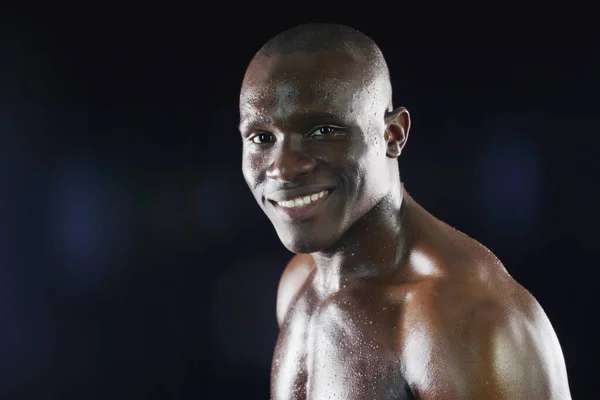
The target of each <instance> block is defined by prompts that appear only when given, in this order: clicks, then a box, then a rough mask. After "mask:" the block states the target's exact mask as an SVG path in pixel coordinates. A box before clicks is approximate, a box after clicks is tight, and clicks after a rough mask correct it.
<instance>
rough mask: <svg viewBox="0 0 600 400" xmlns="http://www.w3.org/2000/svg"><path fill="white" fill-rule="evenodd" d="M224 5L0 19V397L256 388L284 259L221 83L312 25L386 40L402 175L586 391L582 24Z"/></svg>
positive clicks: (588, 248)
mask: <svg viewBox="0 0 600 400" xmlns="http://www.w3.org/2000/svg"><path fill="white" fill-rule="evenodd" d="M225 5H226V4H225ZM226 6H227V5H226ZM230 6H231V8H232V10H230V12H229V13H221V14H218V15H217V14H211V13H209V12H208V11H207V9H206V8H205V7H204V8H202V7H200V9H199V10H194V9H192V8H190V10H180V11H178V12H175V11H173V10H172V9H167V8H166V7H165V8H164V9H163V8H160V7H158V6H156V7H154V6H151V5H144V6H143V7H139V8H136V7H132V8H131V10H129V9H128V10H124V9H123V7H116V8H109V7H92V6H91V5H89V4H87V3H86V4H81V5H80V6H79V7H77V8H73V7H70V8H68V9H67V8H65V10H63V12H61V13H59V12H58V11H57V10H50V9H42V8H36V9H33V11H35V12H31V13H27V14H29V15H26V14H25V13H21V12H19V13H12V12H11V13H3V14H2V17H1V25H0V35H1V36H0V39H1V42H0V61H1V65H0V88H1V90H0V389H1V393H0V397H1V398H3V399H4V398H6V399H130V398H146V399H204V398H206V399H266V398H268V390H269V369H270V362H271V353H272V349H273V345H274V342H275V340H276V335H277V327H276V321H275V295H276V289H277V282H278V278H279V274H280V273H281V271H282V268H283V266H284V264H285V262H286V261H287V260H288V259H289V258H290V256H291V254H290V253H288V252H287V251H286V250H285V249H284V248H283V246H282V245H281V244H280V242H279V240H278V238H277V236H276V235H275V232H274V230H273V229H272V227H271V225H270V223H269V221H268V220H267V219H266V217H265V216H264V215H263V214H262V212H261V211H260V209H259V207H258V206H257V205H256V204H255V202H254V199H253V197H252V196H251V194H250V192H249V190H248V189H247V187H246V185H245V182H244V181H243V178H242V175H241V171H240V161H241V142H240V138H239V133H238V131H237V124H238V114H237V105H238V103H237V101H238V92H239V86H240V83H241V79H242V76H243V73H244V70H245V67H246V65H247V63H248V62H249V61H250V59H251V58H252V56H253V54H254V52H255V51H257V50H258V48H259V47H260V46H261V45H262V44H263V43H264V42H265V41H266V40H268V39H269V38H270V37H271V36H273V35H275V34H277V33H278V32H280V31H281V30H283V29H285V28H288V27H291V26H293V25H296V24H298V23H303V22H312V21H324V22H341V23H346V24H349V25H351V26H354V27H356V28H358V29H361V30H363V31H364V32H365V33H367V34H368V35H370V36H371V37H372V38H373V39H374V40H375V41H376V42H377V43H378V44H379V45H380V47H381V48H382V50H383V52H384V54H385V56H386V57H387V59H388V63H389V67H390V70H391V74H392V81H393V85H394V89H395V92H394V101H395V103H396V105H404V106H406V107H407V108H408V109H409V110H410V111H411V115H412V119H413V125H412V129H411V134H410V137H409V141H408V145H407V147H406V148H405V151H404V154H403V155H402V157H401V160H400V167H401V174H402V178H403V180H404V182H405V185H406V188H407V190H408V191H409V192H410V193H411V194H412V195H413V197H414V198H415V199H416V200H417V201H418V202H420V203H421V204H422V205H423V206H425V207H426V208H427V209H428V210H429V211H431V212H432V213H433V214H434V215H436V216H437V217H439V218H441V219H442V220H444V221H446V222H448V223H450V224H451V225H453V226H455V227H456V228H458V229H460V230H462V231H463V232H465V233H467V234H469V235H470V236H472V237H474V238H476V239H477V240H479V241H481V242H482V243H483V244H485V245H486V246H488V247H489V248H490V249H491V250H492V251H493V252H494V253H495V254H496V255H497V256H498V257H499V258H500V259H501V260H502V261H503V262H504V264H505V265H506V267H507V269H508V271H509V272H510V273H511V274H512V275H513V276H514V277H515V279H516V280H517V281H519V282H520V283H521V284H522V285H524V286H525V287H526V288H527V289H529V290H530V291H531V292H532V293H533V295H534V296H535V297H536V298H537V299H538V301H539V302H540V303H541V305H542V307H543V308H544V309H545V311H546V312H547V314H548V316H549V318H550V320H551V321H552V323H553V326H554V328H555V330H556V332H557V335H558V337H559V340H560V342H561V345H562V348H563V351H564V354H565V358H566V362H567V369H568V374H569V379H570V385H571V390H572V394H573V398H575V399H583V398H593V396H594V394H595V393H596V391H597V389H596V386H597V385H596V383H597V372H598V368H597V360H598V355H599V352H598V343H597V336H596V329H595V323H596V319H597V316H598V311H597V307H598V302H597V300H596V299H597V292H598V291H597V286H598V285H597V279H596V277H597V273H596V271H597V268H598V259H599V256H600V253H599V251H598V247H599V246H598V243H597V242H598V234H597V226H598V222H599V221H598V215H597V213H596V204H597V202H598V199H599V197H600V196H599V194H600V187H599V178H598V166H599V163H598V151H597V142H598V141H597V136H598V134H599V130H598V123H599V112H598V106H599V102H598V100H597V96H598V89H600V87H599V86H600V85H599V83H600V79H599V78H598V71H599V67H600V64H599V62H598V61H599V57H598V41H597V40H595V38H594V36H593V35H592V34H591V32H585V31H586V29H585V28H586V26H588V25H585V24H583V23H578V20H576V19H574V20H569V21H567V22H566V23H567V24H575V25H574V26H575V28H573V27H572V26H566V25H565V21H564V20H563V21H561V22H560V23H547V24H546V25H545V26H544V27H543V29H542V28H539V26H536V25H535V23H534V22H531V21H529V22H527V23H524V24H522V25H517V24H515V23H513V22H512V21H507V20H502V21H501V22H499V23H498V24H490V23H489V19H485V20H484V21H482V22H480V23H479V24H477V26H474V25H467V24H465V23H464V22H462V21H460V22H457V21H456V20H455V19H452V20H447V21H445V23H444V22H436V23H434V22H432V21H430V20H428V19H423V22H420V23H417V22H415V21H410V18H397V19H394V18H390V20H389V21H384V20H382V19H381V18H378V19H374V18H373V19H368V18H366V17H365V18H362V19H361V18H356V17H354V18H342V17H339V18H329V19H328V18H321V19H315V18H314V16H313V17H309V18H300V17H294V18H292V17H289V16H287V17H282V16H281V15H283V14H285V15H287V14H288V13H283V12H281V13H280V15H279V16H278V17H269V18H267V17H266V16H265V14H263V13H260V12H256V13H255V14H256V15H252V16H249V15H247V14H245V12H246V11H242V10H237V14H236V15H238V17H239V21H242V22H239V21H238V20H235V19H234V18H233V14H232V12H234V11H236V10H235V7H236V6H235V5H233V4H231V5H230ZM289 6H290V7H297V6H294V5H291V4H289ZM298 7H299V6H298ZM388 14H389V13H388ZM357 15H358V13H357ZM242 17H244V18H242ZM388 17H389V15H388ZM392 17H393V15H392ZM488 17H489V16H488ZM486 18H487V17H486ZM540 19H541V18H539V19H538V20H536V21H537V22H539V20H540ZM411 22H412V23H411ZM578 28H579V29H578ZM582 28H583V29H582Z"/></svg>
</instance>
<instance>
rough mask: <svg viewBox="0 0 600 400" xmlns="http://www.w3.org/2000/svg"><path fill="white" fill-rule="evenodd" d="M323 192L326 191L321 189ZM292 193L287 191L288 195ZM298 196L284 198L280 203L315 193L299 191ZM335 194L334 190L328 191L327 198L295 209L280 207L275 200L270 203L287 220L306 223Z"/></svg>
mask: <svg viewBox="0 0 600 400" xmlns="http://www.w3.org/2000/svg"><path fill="white" fill-rule="evenodd" d="M321 190H325V189H321ZM291 192H292V191H291V190H290V191H286V192H285V193H286V195H287V194H288V193H291ZM298 193H299V194H298V195H294V196H291V195H290V196H287V197H286V198H282V200H279V201H284V200H288V199H293V198H294V197H298V196H301V195H303V194H305V195H308V194H310V193H315V192H314V191H312V190H311V191H306V190H305V191H304V192H300V191H298ZM332 194H333V189H327V194H326V195H325V197H323V198H321V199H318V200H315V201H312V202H311V203H310V204H307V205H305V206H296V207H293V208H288V207H284V206H281V205H279V204H278V203H276V202H275V201H274V200H270V201H269V202H270V203H271V205H272V206H273V208H275V209H276V210H277V211H278V213H279V214H282V215H283V216H284V217H285V218H286V219H290V220H297V221H305V220H307V219H310V218H312V217H314V216H315V215H317V214H318V213H319V211H320V209H321V208H322V207H323V206H324V205H325V203H327V201H328V200H329V198H330V197H331V195H332Z"/></svg>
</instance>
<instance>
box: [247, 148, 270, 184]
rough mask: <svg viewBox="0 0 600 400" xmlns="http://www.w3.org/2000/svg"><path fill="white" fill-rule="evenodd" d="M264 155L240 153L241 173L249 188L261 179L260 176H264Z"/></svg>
mask: <svg viewBox="0 0 600 400" xmlns="http://www.w3.org/2000/svg"><path fill="white" fill-rule="evenodd" d="M264 160H265V157H264V155H261V154H256V153H251V152H246V151H244V153H243V154H242V173H243V175H244V179H245V180H246V183H247V184H248V186H249V187H250V188H251V189H254V188H256V186H257V185H258V184H259V183H260V181H261V176H264V174H265V172H264V171H265V170H266V168H265V167H264V165H263V164H264Z"/></svg>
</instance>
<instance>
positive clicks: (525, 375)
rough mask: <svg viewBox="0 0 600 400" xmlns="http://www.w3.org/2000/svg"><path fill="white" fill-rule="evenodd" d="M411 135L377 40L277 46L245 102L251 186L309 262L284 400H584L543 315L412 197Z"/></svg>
mask: <svg viewBox="0 0 600 400" xmlns="http://www.w3.org/2000/svg"><path fill="white" fill-rule="evenodd" d="M409 129H410V117H409V113H408V111H407V110H406V109H405V108H402V107H400V108H393V106H392V88H391V83H390V78H389V73H388V69H387V65H386V62H385V60H384V57H383V55H382V54H381V52H380V50H379V48H378V47H377V45H376V44H375V43H374V42H373V41H372V40H371V39H370V38H368V37H367V36H365V35H364V34H362V33H360V32H358V31H356V30H354V29H352V28H349V27H346V26H340V25H329V24H311V25H302V26H298V27H295V28H292V29H290V30H287V31H285V32H283V33H281V34H279V35H277V36H276V37H274V38H273V39H271V40H270V41H269V42H267V43H266V44H265V45H264V46H263V47H262V48H261V49H260V50H259V52H258V53H257V54H256V56H255V57H254V58H253V60H252V61H251V63H250V65H249V66H248V69H247V71H246V74H245V77H244V80H243V84H242V89H241V95H240V132H241V135H242V140H243V162H242V165H243V173H244V177H245V179H246V181H247V183H248V186H249V187H250V189H251V191H252V193H253V194H254V197H255V198H256V200H257V202H258V204H259V205H260V207H261V208H262V209H263V211H264V212H265V214H266V215H267V217H268V218H269V219H270V220H271V222H272V224H273V226H274V227H275V229H276V231H277V234H278V236H279V238H280V239H281V241H282V242H283V244H284V245H285V246H286V247H287V248H288V249H289V250H290V251H292V252H294V253H296V254H297V255H296V256H295V257H293V258H292V260H291V261H290V263H289V264H288V266H287V267H286V269H285V271H284V272H283V275H282V277H281V281H280V284H279V289H278V297H277V320H278V323H279V327H280V334H279V339H278V342H277V345H276V348H275V354H274V358H273V368H272V382H271V393H272V398H274V399H316V400H321V399H411V398H418V399H444V400H451V399H510V400H516V399H527V400H533V399H544V400H548V399H552V400H554V399H556V400H558V399H561V400H562V399H569V398H570V393H569V387H568V383H567V374H566V368H565V363H564V359H563V355H562V351H561V348H560V345H559V342H558V339H557V337H556V335H555V333H554V330H553V328H552V326H551V324H550V322H549V320H548V318H547V316H546V315H545V313H544V311H543V310H542V308H541V307H540V305H539V304H538V303H537V301H536V300H535V299H534V298H533V297H532V296H531V294H529V293H528V292H527V291H526V290H525V289H524V288H523V287H521V286H520V285H519V284H518V283H516V282H515V281H514V280H513V279H512V278H511V276H510V275H509V274H508V273H507V271H506V270H505V269H504V267H503V266H502V264H501V263H500V261H499V260H498V259H497V258H496V257H495V256H494V255H493V254H492V253H491V252H490V251H489V250H488V249H486V248H485V247H484V246H482V245H481V244H479V243H478V242H476V241H475V240H473V239H471V238H469V237H467V236H466V235H464V234H462V233H460V232H458V231H456V230H455V229H453V228H451V227H449V226H448V225H446V224H444V223H443V222H441V221H439V220H438V219H436V218H435V217H433V216H432V215H431V214H429V213H428V212H427V211H425V210H424V209H423V208H421V207H420V206H419V205H418V204H417V203H416V202H415V201H414V200H413V199H412V198H411V197H410V196H409V194H408V193H407V192H406V190H405V189H404V187H403V185H402V183H401V181H400V176H399V171H398V163H397V158H398V157H399V156H400V153H401V152H402V150H403V148H404V145H405V144H406V140H407V137H408V133H409Z"/></svg>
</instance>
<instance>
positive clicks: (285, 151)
mask: <svg viewBox="0 0 600 400" xmlns="http://www.w3.org/2000/svg"><path fill="white" fill-rule="evenodd" d="M390 97H391V89H390V87H389V80H388V78H387V76H383V75H381V74H376V73H373V71H372V68H369V64H368V63H367V62H366V61H365V60H362V59H360V58H357V57H355V56H353V55H351V54H349V53H346V52H339V51H317V52H302V51H299V52H290V53H286V54H274V55H258V56H257V57H255V59H254V60H253V61H252V63H251V64H250V66H249V68H248V70H247V72H246V76H245V78H244V83H243V85H242V91H241V96H240V132H241V134H242V141H243V161H242V170H243V174H244V178H245V179H246V182H247V183H248V186H249V188H250V190H251V191H252V193H253V195H254V197H255V198H256V201H257V202H258V204H259V205H260V207H261V208H262V209H263V211H264V212H265V214H266V215H267V217H268V218H269V219H270V221H271V222H272V224H273V226H274V227H275V229H276V231H277V234H278V236H279V238H280V240H281V241H282V243H283V244H284V245H285V246H286V247H287V248H288V249H289V250H290V251H292V252H295V253H312V252H316V251H322V250H327V249H330V248H331V247H333V246H335V244H336V243H337V242H338V241H339V240H340V238H341V237H342V235H343V234H344V233H345V232H346V231H347V230H348V229H349V227H351V226H352V225H353V224H354V223H355V222H356V221H357V220H359V219H360V218H361V217H363V216H364V215H365V214H366V213H367V212H368V211H369V210H370V209H372V208H373V207H374V206H375V205H376V204H377V203H379V202H380V201H381V200H382V199H383V198H384V197H385V196H386V195H387V194H388V192H389V191H390V189H391V187H392V186H393V185H391V184H390V179H398V175H397V162H396V160H395V157H393V156H392V157H390V156H389V140H388V136H389V133H390V132H389V130H388V129H387V128H388V125H387V124H386V115H387V114H386V112H387V111H388V108H389V107H390V105H391V102H390ZM394 177H395V178H394Z"/></svg>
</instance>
